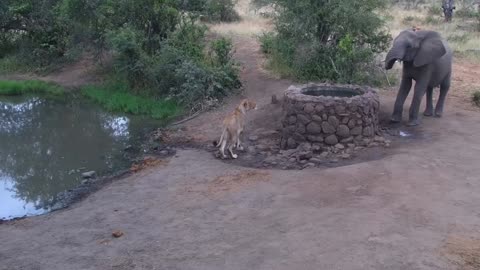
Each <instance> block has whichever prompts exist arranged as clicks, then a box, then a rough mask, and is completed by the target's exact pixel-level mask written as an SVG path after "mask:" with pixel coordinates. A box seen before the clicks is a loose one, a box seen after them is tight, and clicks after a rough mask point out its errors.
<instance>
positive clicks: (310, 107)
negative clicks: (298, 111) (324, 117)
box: [303, 103, 315, 114]
mask: <svg viewBox="0 0 480 270" xmlns="http://www.w3.org/2000/svg"><path fill="white" fill-rule="evenodd" d="M303 111H304V112H306V113H308V114H311V113H313V112H314V111H315V107H314V106H313V105H312V104H310V103H308V104H307V105H305V107H304V108H303Z"/></svg>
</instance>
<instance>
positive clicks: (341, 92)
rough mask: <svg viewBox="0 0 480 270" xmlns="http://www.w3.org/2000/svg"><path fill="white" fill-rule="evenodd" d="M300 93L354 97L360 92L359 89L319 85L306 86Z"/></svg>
mask: <svg viewBox="0 0 480 270" xmlns="http://www.w3.org/2000/svg"><path fill="white" fill-rule="evenodd" d="M302 94H304V95H309V96H317V97H318V96H329V97H346V98H349V97H354V96H358V95H360V94H362V93H361V92H360V91H356V90H354V89H347V88H329V89H325V88H319V87H307V88H304V89H302Z"/></svg>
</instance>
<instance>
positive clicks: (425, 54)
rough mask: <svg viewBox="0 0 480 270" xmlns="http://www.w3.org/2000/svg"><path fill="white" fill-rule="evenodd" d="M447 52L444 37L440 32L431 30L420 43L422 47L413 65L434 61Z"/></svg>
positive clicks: (419, 65)
mask: <svg viewBox="0 0 480 270" xmlns="http://www.w3.org/2000/svg"><path fill="white" fill-rule="evenodd" d="M445 53H447V50H446V49H445V46H443V42H442V38H441V37H440V35H439V34H438V33H435V32H429V33H427V34H426V35H425V37H424V38H423V40H422V41H421V43H420V48H419V49H418V52H417V54H416V56H415V59H414V60H413V65H414V66H416V67H421V66H424V65H427V64H430V63H432V62H433V61H435V60H437V59H438V58H440V57H442V56H443V55H445Z"/></svg>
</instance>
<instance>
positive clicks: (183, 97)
mask: <svg viewBox="0 0 480 270" xmlns="http://www.w3.org/2000/svg"><path fill="white" fill-rule="evenodd" d="M234 4H235V1H234V0H25V1H24V0H4V1H1V3H0V59H1V58H3V59H5V62H3V63H6V64H3V66H2V65H0V68H3V70H14V69H15V66H13V65H11V64H12V63H15V60H16V59H21V60H22V61H23V62H24V63H25V64H26V65H30V66H39V67H42V68H43V67H46V66H49V65H51V64H52V63H56V62H58V61H59V60H62V59H66V58H68V57H72V56H74V55H79V53H77V52H79V51H80V52H87V53H92V52H94V53H96V54H98V55H100V54H102V53H103V52H108V53H110V54H112V55H113V65H112V67H113V70H112V73H113V78H114V79H113V81H117V82H118V81H120V82H122V83H125V84H126V86H127V87H128V89H129V91H128V92H129V93H130V94H134V95H137V96H142V97H148V98H153V99H157V100H161V99H164V98H166V97H174V98H175V102H177V103H180V104H182V106H192V105H193V104H194V103H202V101H203V100H204V99H215V98H220V97H222V96H224V95H225V94H226V93H228V92H230V91H232V90H234V89H236V88H238V87H240V83H239V80H238V72H237V69H236V67H235V63H234V62H233V61H232V55H231V51H232V50H233V48H232V44H231V42H230V41H228V40H224V39H219V40H214V41H213V42H212V44H207V42H206V38H205V34H206V30H207V28H206V26H204V25H202V24H200V23H199V20H198V19H199V18H200V17H203V18H205V19H207V20H208V21H232V20H235V19H238V15H237V14H236V12H235V10H234ZM74 52H75V54H74ZM7 60H8V61H7ZM18 66H24V65H18ZM196 80H198V82H197V81H196ZM126 97H127V96H126V95H124V94H122V98H126ZM120 107H121V106H120ZM121 108H123V109H124V110H126V111H129V112H130V111H131V112H134V111H135V110H133V109H131V108H130V107H128V109H127V107H121Z"/></svg>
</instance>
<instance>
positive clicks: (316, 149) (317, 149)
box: [312, 143, 322, 152]
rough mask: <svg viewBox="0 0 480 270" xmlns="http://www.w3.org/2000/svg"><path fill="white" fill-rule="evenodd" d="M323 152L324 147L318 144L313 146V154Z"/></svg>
mask: <svg viewBox="0 0 480 270" xmlns="http://www.w3.org/2000/svg"><path fill="white" fill-rule="evenodd" d="M321 150H322V146H321V145H320V144H318V143H315V144H313V145H312V151H313V152H320V151H321Z"/></svg>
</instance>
